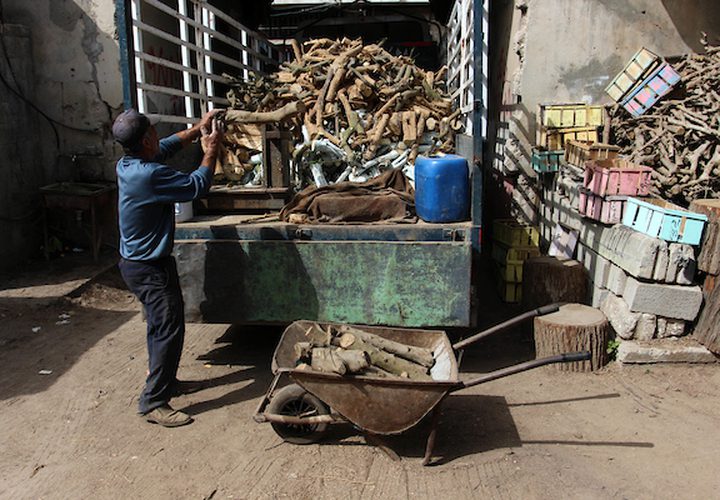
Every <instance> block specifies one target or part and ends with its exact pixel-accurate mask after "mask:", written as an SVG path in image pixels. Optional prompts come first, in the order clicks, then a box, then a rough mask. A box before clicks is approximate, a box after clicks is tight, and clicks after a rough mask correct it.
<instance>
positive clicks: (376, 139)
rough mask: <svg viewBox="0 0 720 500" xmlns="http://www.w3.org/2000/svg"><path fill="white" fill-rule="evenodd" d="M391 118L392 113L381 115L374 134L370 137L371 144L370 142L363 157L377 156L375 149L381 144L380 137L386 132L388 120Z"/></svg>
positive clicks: (368, 158)
mask: <svg viewBox="0 0 720 500" xmlns="http://www.w3.org/2000/svg"><path fill="white" fill-rule="evenodd" d="M389 119H390V115H388V114H384V115H382V116H381V117H380V121H379V122H378V123H377V124H376V125H375V128H374V129H373V135H372V137H371V138H370V144H368V147H367V149H366V150H365V154H364V155H363V158H365V159H366V160H371V159H372V158H373V157H374V156H375V151H376V150H377V147H378V145H379V144H380V139H381V138H382V136H383V133H384V132H385V127H386V126H387V122H388V120H389Z"/></svg>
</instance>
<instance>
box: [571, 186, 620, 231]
mask: <svg viewBox="0 0 720 500" xmlns="http://www.w3.org/2000/svg"><path fill="white" fill-rule="evenodd" d="M627 200H628V197H627V196H622V195H610V196H598V195H596V194H594V193H592V192H591V191H588V190H586V189H583V190H582V191H580V205H579V207H578V212H580V215H582V216H584V217H587V218H588V219H593V220H596V221H598V222H602V223H603V224H618V223H620V222H622V219H623V212H624V210H625V206H626V205H627Z"/></svg>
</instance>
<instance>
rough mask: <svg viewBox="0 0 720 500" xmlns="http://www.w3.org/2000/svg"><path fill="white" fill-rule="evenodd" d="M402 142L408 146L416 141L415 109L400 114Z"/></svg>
mask: <svg viewBox="0 0 720 500" xmlns="http://www.w3.org/2000/svg"><path fill="white" fill-rule="evenodd" d="M402 129H403V139H402V140H403V142H404V143H405V144H406V145H407V146H410V145H412V144H413V143H414V142H415V141H417V115H416V114H415V111H405V112H404V113H403V114H402Z"/></svg>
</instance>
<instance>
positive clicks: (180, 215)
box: [175, 201, 193, 222]
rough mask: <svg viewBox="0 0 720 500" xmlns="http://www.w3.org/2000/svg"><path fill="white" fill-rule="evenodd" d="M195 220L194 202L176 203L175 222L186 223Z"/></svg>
mask: <svg viewBox="0 0 720 500" xmlns="http://www.w3.org/2000/svg"><path fill="white" fill-rule="evenodd" d="M192 218H193V205H192V201H186V202H183V203H175V222H185V221H187V220H190V219H192Z"/></svg>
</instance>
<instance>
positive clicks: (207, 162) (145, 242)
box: [112, 109, 223, 427]
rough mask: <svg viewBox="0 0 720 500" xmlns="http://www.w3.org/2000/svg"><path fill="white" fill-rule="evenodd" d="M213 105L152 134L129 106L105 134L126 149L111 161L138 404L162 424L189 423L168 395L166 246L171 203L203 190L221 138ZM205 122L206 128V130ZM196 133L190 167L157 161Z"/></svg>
mask: <svg viewBox="0 0 720 500" xmlns="http://www.w3.org/2000/svg"><path fill="white" fill-rule="evenodd" d="M216 111H217V110H215V111H211V112H209V113H207V114H205V115H204V116H203V117H202V119H201V120H200V122H199V123H198V124H196V125H195V126H193V127H192V128H190V129H187V130H183V131H182V132H178V133H176V134H174V135H172V136H170V137H166V138H165V139H162V140H160V141H159V140H158V135H157V131H156V130H155V127H154V126H153V123H152V122H151V121H150V119H148V117H147V116H145V115H143V114H141V113H138V112H137V111H136V110H134V109H129V110H126V111H125V112H123V113H122V114H120V115H119V116H118V117H117V118H116V120H115V122H114V123H113V127H112V133H113V136H114V138H115V140H116V141H117V142H119V143H120V144H121V145H122V146H123V148H124V150H125V155H124V156H123V157H122V158H120V160H119V161H118V163H117V169H116V170H117V178H118V218H119V225H120V256H121V257H122V258H121V259H120V263H119V264H118V267H119V268H120V272H121V274H122V276H123V279H124V280H125V283H127V285H128V287H129V288H130V290H131V291H132V292H133V293H134V294H135V295H136V296H137V297H138V299H139V300H140V302H142V304H143V305H144V306H145V314H146V319H147V349H148V373H147V379H146V381H145V388H144V389H143V391H142V393H141V395H140V404H139V411H140V414H141V415H143V416H144V417H145V419H146V420H147V421H148V422H152V423H157V424H160V425H163V426H166V427H177V426H180V425H185V424H189V423H190V422H192V419H191V418H190V416H189V415H187V414H185V413H182V412H180V411H177V410H174V409H173V408H172V407H170V405H169V401H170V399H171V398H172V396H173V395H174V394H177V393H178V392H179V391H182V388H181V387H178V386H179V382H178V380H177V377H176V376H177V370H178V365H179V363H180V355H181V353H182V347H183V340H184V336H185V320H184V317H183V316H184V304H183V298H182V294H181V291H180V283H179V280H178V274H177V267H176V265H175V259H174V257H172V256H171V255H170V254H171V252H172V249H173V243H174V232H175V219H174V204H175V203H179V202H187V201H191V200H194V199H195V198H198V197H200V196H203V195H205V194H206V193H207V191H208V189H209V188H210V184H211V182H212V175H213V168H214V166H215V160H216V158H217V154H218V151H219V149H220V144H221V143H222V137H223V131H222V126H221V124H220V122H219V119H218V117H216V114H217V113H216ZM209 128H210V129H211V131H210V130H208V129H209ZM200 136H202V137H201V141H202V146H203V150H204V156H203V159H202V162H201V163H200V166H199V167H198V168H197V169H196V170H194V171H193V172H191V173H189V174H185V173H182V172H179V171H177V170H175V169H173V168H170V167H168V166H166V165H164V164H163V162H164V161H165V160H167V159H168V158H169V157H170V156H172V155H173V154H174V153H176V152H178V151H179V150H180V149H182V148H183V147H184V146H186V145H188V144H189V143H191V142H192V141H193V140H195V139H196V138H198V137H200Z"/></svg>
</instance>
